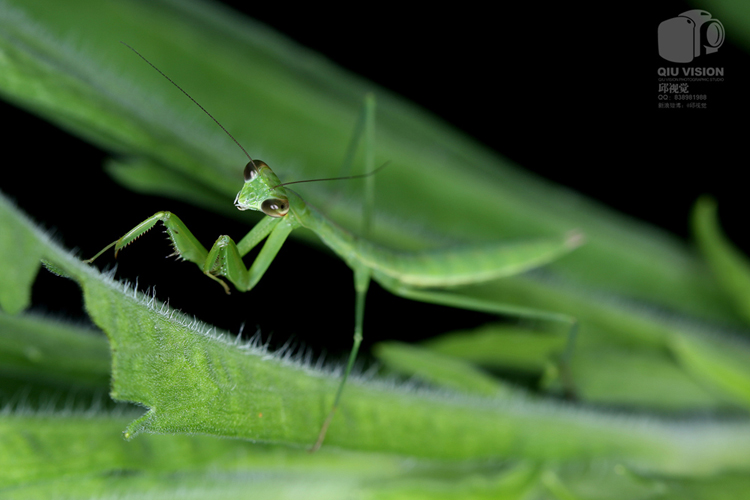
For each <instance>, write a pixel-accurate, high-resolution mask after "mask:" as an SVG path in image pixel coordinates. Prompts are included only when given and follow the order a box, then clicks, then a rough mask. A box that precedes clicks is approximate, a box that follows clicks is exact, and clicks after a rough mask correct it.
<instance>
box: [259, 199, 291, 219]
mask: <svg viewBox="0 0 750 500" xmlns="http://www.w3.org/2000/svg"><path fill="white" fill-rule="evenodd" d="M260 209H261V210H262V211H263V213H264V214H266V215H268V216H269V217H283V216H285V215H286V214H287V212H289V200H283V199H279V198H269V199H267V200H265V201H264V202H263V203H261V205H260Z"/></svg>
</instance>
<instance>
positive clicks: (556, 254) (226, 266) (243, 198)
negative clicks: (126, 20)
mask: <svg viewBox="0 0 750 500" xmlns="http://www.w3.org/2000/svg"><path fill="white" fill-rule="evenodd" d="M123 45H125V46H126V47H128V48H129V49H131V50H132V51H133V52H135V53H136V54H137V55H138V56H139V57H141V58H142V59H143V60H144V61H145V62H146V63H148V64H149V65H151V67H153V68H154V69H155V70H156V71H158V72H159V73H160V74H161V75H162V76H163V77H164V78H166V79H167V80H168V81H169V82H170V83H172V84H173V85H174V86H175V87H176V88H177V89H179V90H180V91H181V92H182V93H183V94H185V95H186V96H187V97H188V98H189V99H190V100H191V101H193V103H195V104H196V105H197V106H198V107H199V108H200V109H201V110H202V111H203V112H204V113H205V114H206V115H207V116H208V117H210V118H211V119H212V120H213V121H214V122H215V123H216V124H217V125H218V126H219V127H220V128H221V129H222V130H223V131H224V132H225V133H226V134H227V135H228V136H229V137H230V138H231V139H232V141H234V143H235V144H236V145H237V146H238V147H239V148H240V149H241V150H242V152H243V153H244V154H245V156H246V157H247V160H248V162H247V163H246V165H245V167H244V171H243V178H244V184H243V186H242V188H241V190H240V191H239V192H238V193H237V196H236V197H235V200H234V205H235V207H236V208H237V209H239V210H242V211H245V210H254V211H259V212H262V213H263V214H265V216H266V217H264V218H263V219H262V220H261V221H260V222H259V223H257V224H256V225H255V226H254V227H253V228H252V229H251V230H250V232H248V233H247V235H246V236H244V237H243V238H242V239H241V240H240V241H239V242H237V243H235V241H234V240H233V239H232V238H230V237H229V236H227V235H222V236H219V238H218V239H217V240H216V242H215V243H214V244H213V245H212V246H211V248H210V249H209V250H207V249H206V247H204V246H203V245H202V244H201V243H200V242H199V241H198V239H197V238H195V237H194V236H193V234H192V233H191V232H190V230H189V229H188V227H187V226H186V225H185V224H184V223H183V222H182V221H181V220H180V219H179V218H178V217H177V216H176V215H174V214H173V213H171V212H166V211H163V212H157V213H156V214H154V215H152V216H151V217H149V218H148V219H146V220H144V221H143V222H141V223H140V224H138V225H137V226H135V227H134V228H133V229H131V230H130V231H128V232H127V233H126V234H125V235H124V236H122V237H121V238H120V239H118V240H116V241H114V242H112V243H111V244H110V245H108V246H106V247H105V248H104V249H102V250H101V251H100V252H99V253H97V254H96V255H95V256H94V257H92V258H91V259H88V261H87V262H89V263H91V262H93V261H94V260H95V259H97V258H98V257H99V256H100V255H102V254H103V253H104V252H106V251H107V250H109V249H110V248H112V247H114V251H115V256H117V254H118V253H119V251H120V250H122V249H123V248H125V247H126V246H128V245H129V244H131V243H132V242H134V241H135V240H136V239H137V238H139V237H140V236H141V235H143V234H144V233H146V232H147V231H149V230H150V229H152V228H154V227H155V226H156V225H157V224H158V223H159V222H161V223H162V224H163V226H164V227H165V229H166V233H167V235H168V237H169V239H170V240H171V243H172V246H173V247H174V255H176V256H177V257H179V258H181V259H183V260H187V261H190V262H193V263H195V264H197V265H198V267H200V268H201V270H202V271H203V273H204V274H205V275H206V276H208V277H209V278H211V279H212V280H214V281H216V282H217V283H219V284H220V285H221V286H222V287H223V288H224V290H225V292H226V293H230V288H229V286H228V284H227V283H226V281H229V282H230V283H231V284H232V285H234V287H235V288H236V289H237V290H240V291H243V292H244V291H250V290H252V289H253V288H254V287H255V286H256V285H257V284H258V283H259V281H260V280H261V278H262V277H263V275H264V273H265V272H266V270H267V269H268V268H269V266H270V264H271V262H272V261H273V260H274V258H275V257H276V255H277V253H278V252H279V250H280V248H281V247H282V246H283V244H284V242H285V240H286V238H287V237H288V236H289V234H290V233H291V232H292V231H293V230H295V229H297V228H301V227H304V228H307V229H310V230H311V231H313V232H314V233H315V234H317V236H318V237H319V238H320V239H321V240H322V241H323V243H325V244H326V245H327V246H328V247H329V248H330V249H331V250H332V251H333V252H334V253H336V254H337V255H338V256H339V257H340V258H341V259H342V260H343V261H344V262H345V263H346V264H347V265H348V266H349V267H350V268H351V269H352V271H353V273H354V290H355V323H354V335H353V345H352V348H351V351H350V353H349V356H348V360H347V362H346V366H345V369H344V373H343V375H342V377H341V381H340V382H339V385H338V388H337V390H336V393H335V396H334V400H333V404H332V406H331V409H330V411H329V413H328V415H327V417H326V418H325V420H324V422H323V423H322V425H321V428H320V431H319V432H318V437H317V439H316V441H315V443H314V444H313V445H312V447H311V449H310V451H315V450H317V449H318V448H320V446H321V445H322V444H323V441H324V439H325V436H326V433H327V431H328V428H329V426H330V424H331V422H332V420H333V418H334V416H335V414H336V411H337V409H338V408H339V405H340V402H341V399H342V395H343V392H344V388H345V386H346V382H347V379H348V377H349V375H350V373H351V371H352V367H353V366H354V362H355V360H356V358H357V353H358V351H359V346H360V344H361V342H362V338H363V323H364V312H365V298H366V295H367V290H368V287H369V284H370V282H371V280H375V281H376V282H377V283H379V284H380V285H381V286H382V287H383V288H385V289H386V290H388V291H390V292H391V293H393V294H394V295H397V296H401V297H404V298H408V299H413V300H418V301H423V302H428V303H434V304H440V305H446V306H452V307H459V308H465V309H472V310H476V311H482V312H487V313H492V314H506V315H513V316H521V317H530V318H535V319H541V320H548V321H554V322H561V323H565V324H568V325H570V333H569V341H568V346H567V347H566V352H565V353H564V355H563V357H564V358H567V357H568V356H569V355H570V350H571V349H572V343H573V339H574V336H575V335H574V334H575V328H576V321H575V319H574V318H572V317H570V316H567V315H565V314H561V313H553V312H545V311H539V310H534V309H530V308H523V307H518V306H511V305H508V304H502V303H498V302H495V301H491V300H486V299H478V298H473V297H469V296H464V295H461V294H460V292H458V291H457V288H458V287H461V286H463V285H471V284H476V283H483V282H487V281H491V280H495V279H499V278H503V277H506V276H511V275H515V274H519V273H522V272H525V271H528V270H530V269H533V268H536V267H539V266H542V265H544V264H547V263H550V262H552V261H554V260H556V259H558V258H560V257H561V256H563V255H565V254H567V253H569V252H570V251H572V250H573V249H575V248H577V247H578V246H580V245H581V244H582V242H583V237H582V235H581V234H580V233H578V232H576V231H573V232H571V233H569V234H567V235H565V236H563V237H561V238H547V239H539V240H534V241H523V242H514V243H509V242H500V243H488V244H481V245H465V246H460V247H450V248H444V249H437V250H429V251H421V252H399V251H396V250H392V249H388V248H384V247H381V246H378V245H376V244H375V243H372V242H370V241H369V240H367V239H366V235H367V232H368V228H369V224H370V220H371V217H372V215H371V211H372V204H373V202H372V193H373V192H374V176H373V175H372V174H374V173H375V171H373V170H372V165H373V163H374V161H373V160H374V121H375V118H374V116H375V98H374V96H373V95H367V96H366V98H365V104H364V111H363V116H364V120H363V123H364V127H362V128H363V130H362V131H360V132H355V138H354V141H353V144H355V145H356V143H357V142H358V139H359V137H358V135H359V134H360V133H362V134H364V138H365V146H364V147H365V163H366V167H367V172H368V173H366V174H363V175H357V176H348V177H339V178H333V179H314V180H315V181H328V180H340V179H353V178H364V179H365V182H366V183H367V184H366V189H365V193H366V194H365V212H364V214H363V219H364V224H363V230H362V233H363V234H362V235H355V234H353V233H351V232H349V231H347V230H346V229H344V228H341V227H340V226H338V225H337V224H335V223H334V222H333V221H331V220H329V219H328V218H327V217H325V216H324V215H323V214H322V213H321V212H319V211H318V210H317V209H316V208H314V207H313V206H311V205H310V204H309V203H306V202H305V201H304V200H303V199H302V197H301V196H300V195H299V194H297V193H296V192H295V191H294V190H292V189H290V188H288V187H285V186H287V185H289V184H294V183H295V182H289V183H281V181H280V180H279V178H278V177H277V176H276V174H275V173H274V172H273V171H272V170H271V168H270V167H269V166H268V165H267V164H266V163H265V162H264V161H262V160H258V159H253V158H252V157H251V156H250V154H249V153H248V152H247V151H246V150H245V148H244V147H243V146H242V145H241V144H240V143H239V142H238V141H237V140H236V139H235V138H234V136H233V135H232V134H231V133H230V132H229V131H228V130H227V129H225V128H224V126H223V125H222V124H221V123H220V122H219V121H218V120H217V119H216V118H214V116H213V115H211V113H209V112H208V111H207V110H206V109H205V108H204V107H203V106H201V105H200V104H199V103H198V102H197V101H196V100H195V99H193V97H192V96H190V94H188V93H187V92H186V91H185V90H183V88H182V87H180V86H179V85H178V84H177V83H175V82H174V81H173V80H172V79H171V78H169V77H168V76H167V75H166V74H165V73H163V72H162V71H161V70H160V69H159V68H157V67H156V66H155V65H154V64H153V63H151V62H150V61H149V60H148V59H146V58H145V57H144V56H143V55H141V54H140V53H139V52H138V51H136V50H135V49H134V48H132V47H130V46H129V45H127V44H125V43H123ZM384 166H385V165H384ZM381 168H382V167H381ZM378 170H379V169H378ZM296 182H311V181H296ZM263 240H265V243H264V244H263V247H262V248H261V250H260V252H259V253H258V255H257V257H256V258H255V260H254V262H253V263H252V265H251V266H250V267H249V268H248V267H246V266H245V264H244V262H243V260H242V258H243V257H244V256H245V255H247V254H248V253H249V252H250V251H251V250H252V249H253V248H255V247H256V246H258V245H259V244H260V243H261V242H262V241H263ZM281 300H284V299H283V298H282V299H281ZM564 372H565V370H564V369H561V377H562V378H565V374H564ZM563 383H564V385H566V386H567V387H570V383H569V381H567V382H566V381H565V380H563Z"/></svg>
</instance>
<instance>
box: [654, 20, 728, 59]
mask: <svg viewBox="0 0 750 500" xmlns="http://www.w3.org/2000/svg"><path fill="white" fill-rule="evenodd" d="M723 43H724V25H722V24H721V22H720V21H719V20H718V19H711V14H709V13H708V12H706V11H705V10H700V9H694V10H689V11H687V12H683V13H682V14H680V15H679V16H677V17H673V18H672V19H667V20H666V21H663V22H662V23H661V24H659V55H660V56H661V57H662V58H663V59H666V60H667V61H671V62H676V63H688V62H690V61H692V60H693V58H694V57H699V56H701V55H704V54H712V53H714V52H716V51H718V50H719V47H721V45H722V44H723Z"/></svg>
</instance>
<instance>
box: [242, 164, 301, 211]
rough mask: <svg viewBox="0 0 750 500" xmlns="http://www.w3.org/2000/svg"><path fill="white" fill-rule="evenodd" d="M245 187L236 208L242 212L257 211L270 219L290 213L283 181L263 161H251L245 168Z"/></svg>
mask: <svg viewBox="0 0 750 500" xmlns="http://www.w3.org/2000/svg"><path fill="white" fill-rule="evenodd" d="M244 175H245V185H244V186H242V189H241V190H240V192H239V193H237V197H236V198H235V199H234V206H235V207H237V208H238V209H240V210H257V211H259V212H263V213H264V214H266V215H268V216H269V217H283V216H285V215H286V214H287V212H289V199H288V198H287V196H286V192H285V191H284V188H282V187H279V185H280V184H281V181H279V178H278V177H276V174H274V173H273V170H271V167H269V166H268V165H266V163H265V162H264V161H261V160H250V161H249V162H248V163H247V165H246V166H245V172H244Z"/></svg>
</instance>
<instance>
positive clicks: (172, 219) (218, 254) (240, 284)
mask: <svg viewBox="0 0 750 500" xmlns="http://www.w3.org/2000/svg"><path fill="white" fill-rule="evenodd" d="M159 222H161V223H162V224H163V225H164V228H165V230H166V233H167V235H168V236H169V239H170V241H171V243H172V247H173V248H174V254H173V255H175V256H177V257H179V258H180V259H183V260H187V261H190V262H193V263H194V264H197V265H198V267H200V268H201V270H202V271H203V273H204V274H205V275H206V276H208V277H209V278H211V279H213V280H215V281H216V282H218V283H219V284H220V285H221V286H222V287H223V288H224V291H225V292H226V293H230V292H229V287H228V286H227V284H226V283H225V282H224V281H222V280H221V279H219V277H222V276H223V277H225V278H226V279H228V280H229V281H230V282H231V283H232V284H233V285H234V286H235V287H236V288H237V289H238V290H240V291H248V290H250V289H252V288H253V287H254V286H255V285H256V284H257V283H258V281H260V279H261V278H262V277H263V274H264V273H265V272H266V270H267V269H268V266H270V265H271V262H273V259H274V257H276V254H277V253H278V252H279V249H280V248H281V247H282V246H283V244H284V241H285V240H286V238H287V236H289V233H291V231H292V229H294V227H296V226H294V224H290V223H289V221H288V220H285V219H274V218H271V217H265V218H264V219H262V220H261V221H260V222H259V223H258V224H256V225H255V226H254V227H253V229H252V230H250V232H248V233H247V235H246V236H245V237H244V238H242V240H240V242H239V244H235V242H234V241H233V240H232V238H230V237H229V236H226V235H222V236H219V238H218V239H217V240H216V242H215V243H214V244H213V246H212V247H211V250H210V251H207V250H206V247H204V246H203V245H202V244H201V242H200V241H198V239H197V238H196V237H195V236H193V233H192V232H191V231H190V229H188V227H187V226H186V225H185V223H184V222H182V220H180V218H179V217H177V216H176V215H175V214H173V213H171V212H157V213H156V214H154V215H152V216H151V217H149V218H148V219H146V220H145V221H143V222H141V223H140V224H138V225H137V226H136V227H134V228H133V229H131V230H130V231H128V232H127V233H126V234H125V235H124V236H123V237H122V238H120V239H119V240H117V241H114V242H112V243H110V244H109V245H107V246H106V247H105V248H104V249H103V250H102V251H100V252H99V253H97V254H96V255H94V256H93V257H92V258H91V259H88V260H87V262H93V261H94V260H95V259H96V258H97V257H99V256H100V255H101V254H102V253H104V252H106V251H107V250H109V249H110V248H112V247H114V248H115V256H117V254H118V253H119V251H120V250H122V249H123V248H125V247H126V246H128V245H129V244H131V243H132V242H133V241H135V240H136V239H138V238H139V237H140V236H142V235H143V234H144V233H146V232H147V231H149V230H150V229H153V227H154V226H155V225H156V224H157V223H159ZM266 237H268V239H267V240H266V243H265V245H263V248H262V249H261V251H260V253H259V254H258V256H257V257H256V259H255V261H253V264H252V265H251V266H250V268H249V269H248V268H247V267H245V263H244V262H243V261H242V257H244V256H245V255H246V254H247V253H248V252H250V250H252V249H253V248H254V247H255V246H256V245H258V243H260V242H261V241H263V239H264V238H266Z"/></svg>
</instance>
